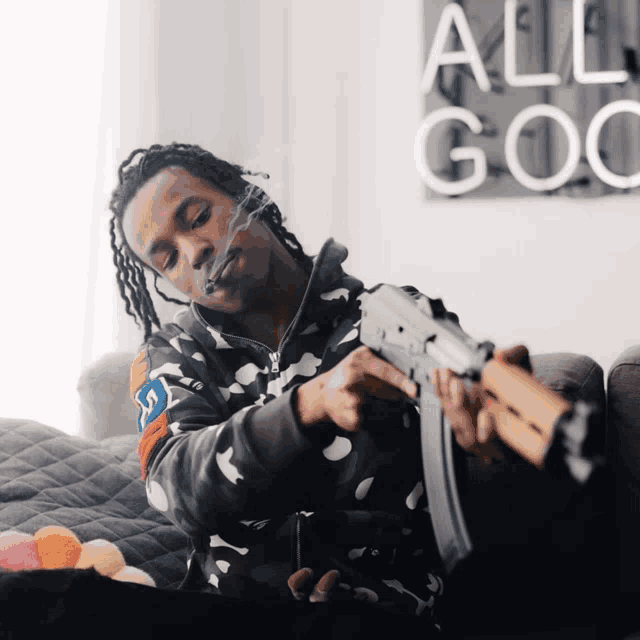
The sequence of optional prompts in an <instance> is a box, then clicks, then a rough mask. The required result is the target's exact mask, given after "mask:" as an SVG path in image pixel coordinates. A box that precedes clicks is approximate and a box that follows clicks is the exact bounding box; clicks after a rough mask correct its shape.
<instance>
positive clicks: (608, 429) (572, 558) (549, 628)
mask: <svg viewBox="0 0 640 640" xmlns="http://www.w3.org/2000/svg"><path fill="white" fill-rule="evenodd" d="M133 355H134V354H128V353H120V354H111V355H109V356H106V357H105V358H103V359H101V360H100V361H98V362H97V363H95V364H94V365H93V366H92V367H90V368H89V369H87V370H86V371H85V372H83V374H82V376H81V378H80V381H79V384H78V391H79V394H80V403H81V411H82V416H83V421H82V423H83V426H82V434H81V437H72V436H68V435H66V434H63V433H62V432H60V431H58V430H56V429H53V428H51V427H47V426H45V425H40V424H37V423H34V422H28V421H21V420H8V419H4V420H0V531H2V530H7V529H18V530H21V531H24V532H26V533H33V532H34V531H36V530H37V529H39V528H41V527H43V526H46V525H49V524H60V525H63V526H66V527H68V528H69V529H71V530H73V531H74V532H75V533H76V534H77V535H78V537H79V538H80V540H81V542H84V541H86V540H89V539H93V538H98V537H99V538H105V539H107V540H110V541H112V542H115V543H116V544H118V545H119V546H120V548H121V549H122V551H123V554H124V556H125V560H126V561H127V563H128V564H130V565H132V566H135V567H140V568H141V569H143V570H144V571H146V572H147V573H149V574H150V575H151V576H152V577H153V579H154V580H155V582H156V585H157V586H158V587H162V588H177V587H178V586H179V584H180V582H181V580H182V577H183V576H184V573H185V571H186V555H187V539H186V537H185V536H184V534H183V533H182V532H181V531H179V530H178V529H177V528H176V527H174V526H173V525H172V524H171V523H170V522H169V521H168V520H167V519H166V518H165V517H164V516H163V515H162V514H161V513H159V512H157V511H155V510H154V509H152V508H151V507H149V505H148V503H147V499H146V494H145V486H144V483H143V482H142V480H141V479H140V469H139V464H138V460H137V456H136V452H135V448H136V445H137V441H138V434H137V427H136V412H135V410H134V408H133V405H132V403H131V400H130V399H129V397H128V373H129V364H130V362H131V360H132V358H133ZM532 365H533V368H534V371H535V373H536V375H537V377H538V378H539V379H540V380H541V381H542V382H543V383H544V384H546V385H547V386H549V387H550V388H552V389H555V390H556V391H558V392H560V393H562V394H563V395H565V397H568V398H570V399H575V398H582V399H585V400H587V401H589V402H591V403H592V404H593V406H594V407H595V413H594V422H593V427H592V436H591V441H590V442H589V447H590V448H591V450H592V451H594V452H601V453H605V454H607V455H608V456H609V457H610V458H611V459H612V460H613V461H614V465H613V467H612V469H614V470H615V471H616V478H615V482H616V489H617V492H616V497H615V499H614V494H613V480H612V479H611V480H610V479H609V476H608V475H607V473H604V475H603V480H601V481H599V482H598V484H597V486H596V487H595V489H594V490H593V491H591V492H590V495H589V497H588V499H587V500H586V503H585V502H584V501H581V502H580V503H579V504H573V505H570V506H569V508H568V509H567V511H566V512H565V513H563V514H559V515H558V517H557V518H556V519H554V521H553V522H548V523H541V534H540V535H541V536H543V537H546V539H547V540H548V541H549V542H550V544H551V545H552V547H553V549H554V550H555V551H557V553H558V554H559V555H558V558H560V561H559V563H558V562H556V563H555V564H554V566H555V567H556V568H557V571H556V573H555V574H554V577H553V582H554V585H555V589H552V590H551V591H548V590H545V591H543V592H541V595H540V597H539V599H538V600H537V601H532V602H529V603H525V606H524V609H523V610H522V611H518V606H519V605H517V604H513V603H508V604H507V603H499V602H495V601H492V600H491V596H490V593H489V590H488V589H477V588H476V587H474V590H473V591H471V592H469V591H468V587H465V580H464V579H461V580H460V581H459V583H458V586H455V585H454V588H453V589H452V592H453V593H455V594H456V597H460V598H464V602H465V603H466V604H465V608H464V610H465V611H466V612H468V613H467V615H465V616H461V617H466V618H467V620H468V621H469V624H467V625H466V627H465V626H464V625H462V627H461V628H460V630H459V633H460V637H474V638H478V639H480V638H494V637H496V638H497V637H510V638H516V637H522V638H524V637H527V638H546V639H547V640H552V638H581V640H588V639H589V638H596V637H597V638H600V637H602V638H616V637H619V638H621V637H622V635H620V634H622V633H626V634H628V633H630V632H631V631H633V630H634V629H635V628H636V627H637V628H640V619H639V620H638V623H637V624H635V627H634V614H633V610H634V609H633V603H634V595H635V594H636V593H637V591H638V590H640V581H638V580H637V579H636V578H635V575H636V573H637V569H638V568H640V553H638V551H637V548H636V547H637V545H635V544H634V540H635V533H636V532H640V518H639V517H638V509H637V505H638V504H639V503H638V495H639V491H640V489H638V487H640V483H639V482H638V472H637V471H635V469H638V468H639V467H638V463H637V461H638V459H639V455H640V436H635V438H634V435H635V434H634V427H635V425H638V424H640V423H639V422H638V420H639V419H640V379H639V380H635V379H634V376H635V375H636V374H637V373H638V374H640V348H639V349H637V350H630V351H628V352H625V354H623V356H621V357H620V358H619V359H618V361H616V363H615V364H614V366H613V367H612V369H611V372H610V374H609V398H608V401H607V399H606V396H605V386H604V373H603V370H602V368H601V367H600V366H599V365H598V364H597V363H596V362H594V361H593V360H592V359H590V358H588V357H586V356H579V355H575V354H546V355H534V356H533V357H532ZM607 420H608V426H607ZM472 466H473V465H472ZM470 472H471V473H470V475H471V477H472V478H473V479H474V482H475V484H476V485H477V486H478V487H482V485H483V484H484V483H486V482H487V481H488V480H489V479H490V477H491V474H492V473H496V472H499V469H498V470H496V468H495V467H493V466H492V467H491V468H485V467H483V465H482V464H480V462H479V461H478V462H477V465H476V466H475V467H473V468H472V469H470ZM614 506H615V507H616V511H615V513H614ZM585 510H586V511H585ZM585 513H587V524H586V525H584V522H585V517H584V514H585ZM577 523H579V524H577ZM616 526H617V528H618V531H617V532H616V530H615V527H616ZM618 541H619V546H618ZM618 549H619V553H618ZM627 554H630V555H627ZM487 558H489V556H487ZM485 559H486V558H485ZM470 566H471V568H470V571H471V573H473V572H474V571H475V572H476V574H475V576H476V579H477V577H478V573H477V572H478V571H480V572H481V573H480V574H479V575H480V576H482V575H483V574H482V572H483V571H487V566H488V565H487V564H486V563H485V564H484V565H483V558H482V557H480V559H479V564H478V563H477V565H476V566H474V565H473V563H471V565H470ZM489 566H490V565H489ZM509 570H510V571H513V570H514V567H510V569H509ZM522 570H527V571H530V570H531V569H524V568H523V569H522ZM463 576H464V572H463ZM576 576H578V577H577V579H576ZM494 577H495V576H494ZM498 577H500V576H498ZM506 579H508V576H507V578H506ZM565 579H566V580H565ZM576 582H578V583H580V584H582V586H583V587H585V591H586V592H587V593H588V600H583V601H581V602H579V603H578V605H577V606H576V603H575V602H572V594H571V592H567V591H566V589H567V588H570V589H573V588H574V585H575V584H576ZM460 584H462V586H460ZM466 584H467V585H468V584H471V583H470V582H466ZM476 584H477V583H476ZM567 585H571V586H567ZM465 589H466V590H465ZM545 589H546V587H545ZM619 591H622V592H623V595H625V599H623V600H624V606H623V604H621V605H620V607H619V608H620V614H618V611H617V609H616V611H612V610H610V609H609V608H608V607H609V604H607V605H606V607H605V606H604V602H605V601H606V602H607V603H610V601H611V596H612V595H615V594H617V593H618V592H619ZM552 592H553V595H549V594H551V593H552ZM565 599H566V601H564V600H565ZM516 600H517V598H516V599H515V600H514V602H515V601H516ZM598 603H599V604H600V605H601V606H598ZM467 605H468V606H467ZM505 607H506V608H507V609H510V610H511V611H512V615H505ZM513 607H515V608H513ZM523 611H524V612H525V613H523ZM545 612H546V614H547V615H542V614H543V613H545ZM549 612H550V614H549ZM507 613H508V612H507ZM564 613H566V615H564ZM556 615H557V616H560V617H558V618H555V616H556ZM638 618H640V616H639V617H638ZM495 620H502V621H503V622H505V620H506V622H505V624H502V625H501V624H498V625H497V626H496V625H495V624H494V621H495ZM514 620H515V621H516V622H517V623H519V625H520V629H519V630H516V629H512V628H511V627H509V621H510V622H513V621H514ZM549 620H556V622H555V623H554V622H552V623H549ZM620 620H621V621H622V622H619V621H620ZM543 621H544V622H543ZM603 625H604V627H605V628H606V629H607V631H605V632H603V631H602V627H603Z"/></svg>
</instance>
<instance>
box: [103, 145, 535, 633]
mask: <svg viewBox="0 0 640 640" xmlns="http://www.w3.org/2000/svg"><path fill="white" fill-rule="evenodd" d="M135 159H137V160H138V161H137V163H134V160H135ZM244 174H245V172H243V171H242V169H241V168H240V167H237V166H234V165H230V164H228V163H226V162H224V161H222V160H220V159H218V158H216V157H215V156H213V155H212V154H210V153H209V152H206V151H204V150H203V149H201V148H199V147H195V146H189V145H178V144H174V145H168V146H167V147H162V146H160V145H155V146H153V147H151V148H150V149H148V150H137V151H135V152H134V153H132V154H131V156H130V157H129V158H128V160H127V161H126V162H125V163H124V164H123V166H122V167H121V168H120V171H119V177H120V185H119V187H118V188H117V189H116V191H115V192H114V196H113V198H112V202H111V210H112V212H113V218H112V222H111V237H112V247H113V249H114V257H115V263H116V265H117V267H118V282H119V286H120V291H121V293H122V295H123V298H124V299H125V302H126V305H127V312H128V313H130V315H132V316H133V317H134V318H135V319H136V321H138V322H141V323H142V325H143V327H144V331H145V345H144V347H143V349H142V350H141V352H140V354H139V355H138V357H137V358H136V360H135V362H134V364H133V366H132V397H133V398H134V400H135V402H136V404H137V405H138V407H139V409H140V418H139V430H140V432H141V433H142V434H143V435H142V437H141V440H140V445H139V450H138V451H139V455H140V461H141V468H142V476H143V478H144V480H145V482H146V487H147V495H148V498H149V502H150V504H151V505H152V506H154V507H155V508H157V509H158V510H160V511H162V512H163V513H165V514H166V515H167V517H168V518H169V519H170V520H171V521H172V522H174V523H175V524H176V525H177V526H179V527H180V528H181V529H182V530H184V531H185V532H186V533H187V534H188V535H189V536H190V537H191V540H192V548H191V552H190V557H189V570H188V573H187V576H186V578H185V581H184V582H183V585H182V588H184V589H188V590H194V591H202V592H206V593H210V594H217V595H222V596H230V597H231V598H237V599H239V600H244V601H247V600H250V601H254V602H283V601H286V600H287V599H295V600H310V601H311V602H316V603H318V602H326V601H328V600H329V599H331V598H332V597H333V598H334V599H338V600H339V599H345V598H347V599H354V600H362V601H366V602H368V603H370V604H371V605H372V606H373V607H375V608H377V609H379V610H380V611H383V612H389V613H390V614H394V613H395V614H399V615H401V616H403V620H405V619H407V617H408V616H419V617H421V618H423V619H427V620H428V621H429V622H427V621H426V620H425V622H424V629H425V630H426V629H427V628H431V629H438V628H439V627H438V625H437V621H436V620H437V618H436V616H435V612H436V611H437V606H436V605H437V601H438V600H439V598H440V596H441V594H442V584H443V583H442V578H441V577H440V575H439V558H438V556H437V551H436V549H435V544H434V540H433V533H432V526H431V523H430V515H429V508H428V504H427V501H426V495H425V491H424V487H423V485H422V478H423V473H422V460H421V457H420V446H419V419H418V416H417V413H416V411H415V409H414V408H413V407H412V406H411V405H410V404H409V403H408V402H407V399H408V398H415V397H416V388H415V385H414V383H413V382H412V381H411V380H409V379H408V378H407V377H406V376H405V375H404V374H403V373H402V372H400V371H399V370H397V369H395V368H394V367H393V366H391V365H390V364H388V363H386V362H384V361H383V360H381V359H380V358H378V357H377V356H375V354H373V353H372V352H371V351H369V350H368V349H367V348H366V347H364V346H362V345H361V344H360V342H359V340H358V326H359V323H360V313H361V310H360V301H361V298H362V295H363V293H365V289H364V286H363V284H362V283H361V282H360V281H359V280H357V279H355V278H353V277H351V276H349V275H347V274H345V273H344V272H343V270H342V267H341V263H342V262H343V261H344V259H345V258H346V255H347V254H346V250H345V249H344V248H343V247H341V246H340V245H338V244H336V243H335V242H333V241H328V242H327V243H325V245H324V246H323V247H322V249H321V251H320V253H319V255H318V256H316V257H315V259H314V260H311V259H310V258H309V257H308V256H306V254H305V253H304V251H303V250H302V247H301V246H300V243H299V242H298V241H297V239H296V238H295V237H294V236H293V235H292V234H291V233H290V232H288V231H287V230H286V229H285V228H284V226H283V225H282V217H281V214H280V212H279V211H278V209H277V207H276V206H275V205H274V204H273V203H272V202H270V201H269V200H268V198H267V197H266V196H265V194H264V193H263V192H262V191H261V190H260V189H258V188H257V187H254V186H253V185H250V184H249V183H248V182H246V181H245V180H244V178H243V175H244ZM145 271H146V272H147V273H149V272H150V273H152V274H153V275H154V278H156V283H157V277H158V276H159V277H160V278H162V279H164V280H167V281H169V282H170V283H171V284H172V285H173V286H175V287H176V288H177V289H178V290H179V291H181V292H182V293H183V294H185V295H186V296H187V297H188V298H189V300H190V304H189V306H188V308H187V309H186V310H185V311H184V312H182V313H181V314H180V315H179V316H177V317H176V319H175V321H174V323H172V324H167V325H164V326H163V327H162V328H161V327H160V322H159V319H158V317H157V315H156V313H155V311H154V309H153V304H152V302H151V296H150V295H149V291H148V289H147V287H146V279H145V275H144V274H145ZM405 290H406V291H408V292H409V293H410V294H411V295H412V296H414V297H419V296H421V295H422V294H420V293H419V292H418V291H416V290H415V289H413V288H411V287H405ZM158 291H159V290H158ZM159 293H160V291H159ZM161 295H163V297H166V296H165V294H162V293H161ZM429 304H431V305H432V306H439V307H441V308H442V303H441V302H440V301H439V300H429ZM448 317H449V318H451V319H452V320H454V321H455V322H457V321H458V318H457V316H455V314H451V313H448ZM153 325H155V326H156V327H157V328H158V330H157V331H155V332H153ZM504 357H506V358H507V359H510V360H511V361H512V362H520V363H522V364H526V351H523V350H522V349H518V348H516V349H514V350H512V351H510V352H506V353H505V354H504ZM434 379H435V382H436V389H437V391H438V394H439V397H440V399H441V401H442V403H443V409H444V410H445V411H446V412H447V415H448V416H449V418H450V419H451V422H452V427H453V429H454V431H455V434H456V440H457V442H458V444H459V445H460V446H461V447H463V448H464V449H465V450H467V451H472V452H481V451H482V443H484V442H485V441H486V440H487V439H488V438H489V437H490V435H491V432H492V430H493V424H492V422H491V418H490V416H489V414H488V413H487V412H484V411H482V410H481V407H482V393H481V391H480V389H479V387H477V386H476V387H475V388H474V389H472V391H471V392H467V391H466V390H465V388H464V386H463V385H462V384H460V381H458V380H456V379H455V377H453V376H452V375H451V372H446V371H440V372H436V373H435V374H434ZM477 434H478V435H479V437H478V435H477ZM511 520H514V519H513V518H512V519H511ZM516 528H517V527H516Z"/></svg>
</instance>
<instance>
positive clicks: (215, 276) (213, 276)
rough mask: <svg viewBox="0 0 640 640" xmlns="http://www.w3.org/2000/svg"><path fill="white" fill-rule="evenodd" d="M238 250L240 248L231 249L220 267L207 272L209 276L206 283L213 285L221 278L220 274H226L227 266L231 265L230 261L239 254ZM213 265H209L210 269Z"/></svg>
mask: <svg viewBox="0 0 640 640" xmlns="http://www.w3.org/2000/svg"><path fill="white" fill-rule="evenodd" d="M240 251H241V250H240V249H232V250H231V251H230V252H229V255H228V256H227V258H226V260H225V261H224V262H223V263H222V264H221V265H220V267H219V268H218V269H216V270H215V272H213V271H211V272H210V273H209V277H208V278H207V285H209V284H213V285H215V284H216V283H217V282H218V281H219V280H220V279H221V278H222V276H226V275H228V274H227V273H226V271H227V268H228V267H229V266H230V265H231V263H232V262H234V261H235V259H236V258H237V257H238V255H239V254H240ZM214 264H215V262H214ZM213 266H214V265H211V268H212V269H213Z"/></svg>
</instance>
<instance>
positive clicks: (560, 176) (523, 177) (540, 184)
mask: <svg viewBox="0 0 640 640" xmlns="http://www.w3.org/2000/svg"><path fill="white" fill-rule="evenodd" d="M539 116H546V117H547V118H551V119H553V120H555V121H556V122H557V123H558V124H559V125H560V126H561V127H562V128H563V129H564V130H565V133H566V134H567V137H568V138H569V154H568V156H567V159H566V161H565V163H564V166H563V167H562V169H560V171H558V173H556V174H555V175H553V176H549V177H548V178H535V177H533V176H532V175H529V174H528V173H527V172H526V171H525V170H524V169H523V168H522V165H521V164H520V160H519V159H518V136H519V135H520V131H521V130H522V128H523V127H524V125H525V124H526V123H527V122H529V120H531V119H533V118H536V117H539ZM504 153H505V158H506V160H507V166H508V167H509V170H510V171H511V173H512V174H513V177H514V178H515V179H516V180H517V181H518V182H519V183H520V184H522V185H523V186H525V187H527V188H528V189H531V190H532V191H553V190H554V189H557V188H558V187H561V186H562V185H563V184H564V183H565V182H566V181H567V180H568V179H569V178H570V177H571V175H572V174H573V172H574V171H575V170H576V167H577V166H578V162H580V134H579V133H578V128H577V127H576V125H575V124H573V122H572V121H571V118H569V116H568V115H567V114H566V113H565V112H564V111H562V109H559V108H558V107H554V106H552V105H550V104H534V105H533V106H531V107H527V108H526V109H523V110H522V111H521V112H520V113H519V114H518V115H517V116H516V117H515V118H514V119H513V121H512V122H511V124H510V125H509V128H508V129H507V135H506V137H505V141H504Z"/></svg>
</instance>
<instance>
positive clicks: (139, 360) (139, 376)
mask: <svg viewBox="0 0 640 640" xmlns="http://www.w3.org/2000/svg"><path fill="white" fill-rule="evenodd" d="M148 371H149V363H148V362H147V350H146V348H145V349H143V350H142V351H141V352H140V353H139V354H138V355H137V356H136V358H135V360H134V361H133V362H132V363H131V377H130V381H129V389H130V391H131V401H132V402H135V395H136V393H137V391H138V389H140V387H141V386H142V385H143V384H144V383H145V382H147V373H148Z"/></svg>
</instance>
